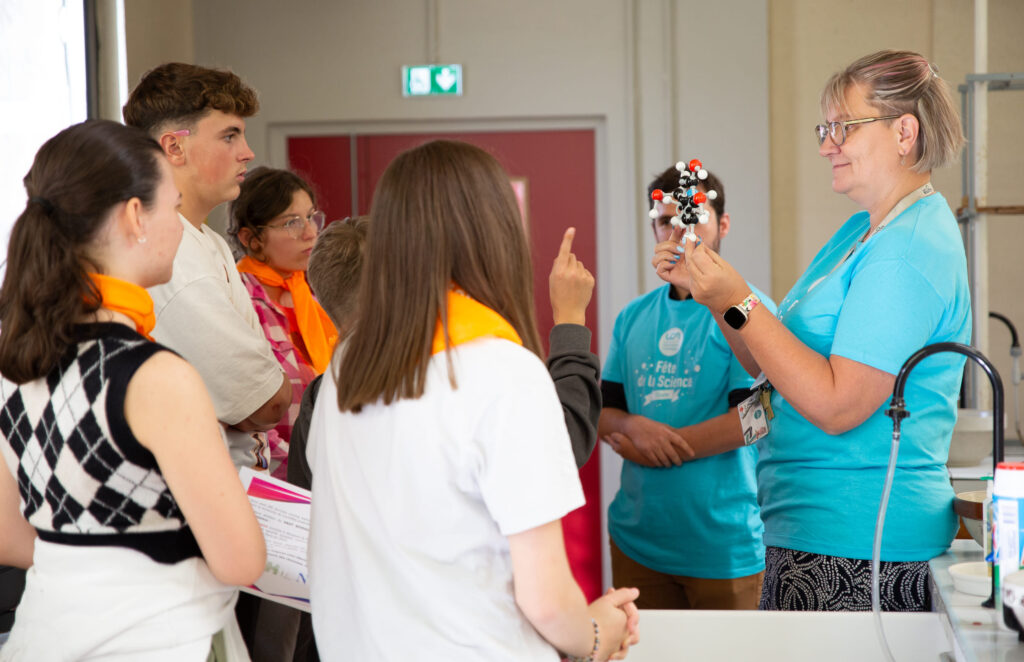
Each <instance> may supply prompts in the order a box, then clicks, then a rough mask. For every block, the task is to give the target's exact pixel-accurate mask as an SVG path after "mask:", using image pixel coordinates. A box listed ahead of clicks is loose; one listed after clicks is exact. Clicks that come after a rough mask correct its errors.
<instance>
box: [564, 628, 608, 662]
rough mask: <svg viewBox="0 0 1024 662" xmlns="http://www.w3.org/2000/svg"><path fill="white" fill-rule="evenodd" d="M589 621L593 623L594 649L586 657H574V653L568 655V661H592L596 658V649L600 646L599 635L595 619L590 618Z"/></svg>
mask: <svg viewBox="0 0 1024 662" xmlns="http://www.w3.org/2000/svg"><path fill="white" fill-rule="evenodd" d="M590 622H591V623H593V624H594V649H593V650H592V651H590V655H588V656H586V657H576V656H575V655H570V656H569V657H568V660H569V662H594V660H596V659H597V649H599V648H600V647H601V637H600V632H599V631H598V628H597V621H595V620H594V619H593V618H591V619H590Z"/></svg>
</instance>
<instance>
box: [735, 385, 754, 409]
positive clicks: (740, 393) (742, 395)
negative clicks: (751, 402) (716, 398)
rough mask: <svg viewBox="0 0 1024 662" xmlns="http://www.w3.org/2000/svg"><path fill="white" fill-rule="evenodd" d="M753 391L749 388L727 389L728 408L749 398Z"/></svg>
mask: <svg viewBox="0 0 1024 662" xmlns="http://www.w3.org/2000/svg"><path fill="white" fill-rule="evenodd" d="M753 392H754V391H752V390H751V389H749V388H737V389H733V390H732V391H729V409H732V408H733V407H738V406H739V404H740V403H741V402H743V401H744V400H746V399H747V398H749V397H750V396H751V394H752V393H753Z"/></svg>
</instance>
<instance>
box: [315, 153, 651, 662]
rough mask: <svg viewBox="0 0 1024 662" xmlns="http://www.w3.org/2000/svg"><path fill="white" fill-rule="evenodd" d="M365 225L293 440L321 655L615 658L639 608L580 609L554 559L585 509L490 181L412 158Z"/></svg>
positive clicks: (504, 211) (525, 255)
mask: <svg viewBox="0 0 1024 662" xmlns="http://www.w3.org/2000/svg"><path fill="white" fill-rule="evenodd" d="M370 216H371V218H372V219H373V221H372V224H371V228H370V232H369V240H368V245H367V248H366V256H365V263H364V267H363V275H362V279H361V284H360V290H359V294H358V311H359V321H358V323H357V324H356V325H355V327H354V328H353V330H352V331H351V333H350V334H349V335H348V337H347V339H346V342H345V344H344V345H343V346H342V347H341V349H340V350H339V357H338V365H337V366H336V367H335V368H333V369H332V375H333V376H335V377H336V379H332V380H325V381H324V384H323V387H322V388H321V391H320V394H319V397H318V400H317V407H316V411H315V412H314V415H313V420H312V422H311V425H310V438H309V450H308V452H307V455H308V457H309V460H310V464H311V465H313V466H314V467H315V470H314V473H315V476H316V478H315V480H314V481H313V521H312V526H311V533H310V536H311V538H310V559H309V560H310V577H311V578H312V585H311V602H312V609H313V628H314V632H315V634H316V640H317V646H318V647H319V649H320V653H321V656H322V657H323V658H324V659H326V660H337V659H375V660H401V659H419V658H424V657H429V658H432V659H446V660H481V659H486V660H522V661H524V662H525V661H527V660H530V661H535V660H545V659H547V660H557V659H558V653H556V650H559V651H562V652H563V653H566V654H569V655H571V656H573V657H574V658H582V659H608V658H609V657H616V658H619V657H622V656H624V655H625V652H626V649H627V647H628V646H629V645H630V644H631V643H633V642H635V625H636V623H635V620H636V609H635V607H634V606H633V603H632V601H633V600H634V599H635V598H636V596H637V591H636V590H635V589H619V590H617V591H611V592H609V594H607V595H605V596H604V597H602V598H600V599H598V600H596V601H595V602H593V603H592V604H590V605H589V606H588V605H587V604H586V601H585V599H584V597H583V593H582V591H581V590H580V588H579V587H578V586H577V584H576V582H575V581H574V579H573V577H572V574H571V572H570V570H569V565H568V561H567V559H566V553H565V546H564V542H563V539H562V529H561V523H560V520H561V518H562V516H564V515H565V514H566V513H568V512H569V511H571V510H574V509H575V508H578V507H579V506H581V505H582V504H583V494H582V490H581V488H580V483H579V477H578V475H577V472H576V466H575V463H574V460H573V455H572V452H571V450H570V444H569V439H568V434H567V432H566V427H565V421H564V417H563V414H562V410H561V406H560V405H559V401H558V397H557V395H556V393H555V388H554V385H553V383H552V381H551V377H550V376H549V374H548V372H547V370H546V369H545V366H544V363H543V362H542V361H541V360H540V358H539V357H538V353H539V352H540V347H541V346H540V339H539V337H538V333H537V328H536V323H535V321H534V312H533V296H532V282H531V281H532V270H531V264H530V254H529V248H528V246H527V242H526V237H525V236H524V234H523V230H522V225H521V221H520V218H519V212H518V208H517V206H516V201H515V197H514V194H513V192H512V188H511V186H510V185H509V180H508V175H507V174H506V173H505V172H504V171H503V170H502V168H501V166H500V165H498V162H497V161H496V160H495V159H494V158H493V157H492V156H490V155H489V154H487V153H486V152H484V151H483V150H481V149H479V148H477V147H473V146H470V145H467V144H464V143H457V142H446V141H436V142H431V143H427V144H425V145H422V146H420V147H417V148H415V149H412V150H409V151H407V152H405V153H403V154H401V155H399V156H398V157H397V158H396V159H395V160H394V161H393V162H392V163H391V165H390V166H388V168H387V170H386V171H385V172H384V174H383V176H382V178H381V180H380V183H379V185H378V187H377V191H376V193H375V195H374V200H373V205H372V209H371V211H370Z"/></svg>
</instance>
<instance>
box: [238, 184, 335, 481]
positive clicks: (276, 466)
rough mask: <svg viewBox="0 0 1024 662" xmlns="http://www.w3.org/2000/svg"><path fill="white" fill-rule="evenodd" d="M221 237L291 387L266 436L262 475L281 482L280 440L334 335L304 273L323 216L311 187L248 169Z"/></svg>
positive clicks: (284, 450)
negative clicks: (232, 249) (228, 241)
mask: <svg viewBox="0 0 1024 662" xmlns="http://www.w3.org/2000/svg"><path fill="white" fill-rule="evenodd" d="M230 216H231V218H230V224H229V227H228V234H229V235H230V236H231V237H232V238H233V240H234V242H235V245H236V248H240V249H241V250H242V251H243V252H244V253H245V256H244V257H243V258H242V259H241V260H239V261H238V270H239V272H241V275H242V282H243V283H244V284H245V287H246V289H247V290H248V291H249V296H251V297H252V304H253V307H254V308H255V309H256V313H257V316H258V317H259V320H260V325H261V326H262V327H263V332H264V334H265V335H266V337H267V340H268V341H270V346H271V348H272V349H273V351H274V356H275V357H277V360H278V361H279V362H280V363H281V368H282V369H283V370H284V372H285V374H286V375H288V378H289V379H290V380H291V382H292V404H291V406H289V408H288V413H287V415H286V416H285V417H284V418H282V419H281V422H280V423H279V424H278V425H277V427H276V428H274V429H273V430H271V431H270V432H268V434H267V438H268V441H269V443H270V469H271V473H272V474H273V475H274V476H275V477H277V478H282V479H284V478H286V477H287V473H288V471H287V462H288V440H289V439H290V438H291V430H292V425H293V424H294V423H295V417H296V415H297V414H298V410H299V403H300V402H301V400H302V392H303V391H305V390H306V386H308V385H309V382H311V381H312V380H313V378H314V377H315V376H316V375H318V374H320V373H322V372H323V371H324V369H325V368H326V367H327V363H328V362H329V361H330V357H331V351H332V350H333V348H334V343H335V342H336V341H337V336H338V333H337V331H336V330H335V328H334V325H333V324H332V323H331V320H330V318H329V317H328V316H327V313H325V312H324V310H323V308H322V307H321V306H320V303H319V302H318V301H317V300H316V299H315V298H314V297H313V294H312V291H311V290H310V288H309V285H308V284H307V282H306V267H307V266H308V264H309V254H310V252H311V251H312V250H313V243H314V242H315V241H316V237H317V234H318V233H319V232H320V230H322V229H323V226H324V212H323V211H321V210H319V209H317V207H316V196H315V195H314V193H313V189H312V187H310V185H309V184H308V183H307V182H306V181H305V180H303V179H302V178H301V177H299V176H298V175H296V174H295V173H292V172H289V171H288V170H277V169H274V168H265V167H261V168H255V169H254V170H252V171H251V172H250V173H249V175H248V176H247V177H246V178H245V181H244V182H242V186H241V193H240V194H239V196H238V198H237V199H236V200H234V201H233V202H232V203H231V209H230Z"/></svg>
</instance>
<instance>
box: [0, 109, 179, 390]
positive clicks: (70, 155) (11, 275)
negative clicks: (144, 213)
mask: <svg viewBox="0 0 1024 662" xmlns="http://www.w3.org/2000/svg"><path fill="white" fill-rule="evenodd" d="M161 158H163V153H162V152H161V151H160V145H159V144H158V143H157V142H156V141H155V140H153V139H152V138H150V137H149V136H148V135H147V134H146V133H145V132H143V131H141V130H140V129H135V128H132V127H127V126H124V125H121V124H117V123H116V122H110V121H107V120H90V121H88V122H83V123H81V124H76V125H74V126H71V127H69V128H67V129H64V130H63V131H61V132H60V133H58V134H57V135H56V136H54V137H53V138H50V139H49V140H48V141H46V143H45V144H44V145H43V146H42V147H41V148H40V149H39V151H38V152H37V153H36V158H35V160H34V161H33V162H32V168H31V169H30V170H29V171H28V174H27V175H25V179H24V182H25V190H26V191H27V192H28V196H29V199H28V202H27V204H26V205H25V210H24V211H22V212H21V215H20V216H18V220H17V221H15V223H14V228H13V229H12V230H11V238H10V242H9V243H8V246H7V272H6V273H5V275H4V282H3V285H2V286H0V373H2V374H3V376H4V377H6V378H7V379H9V380H11V381H12V382H15V383H18V384H23V383H25V382H27V381H31V380H33V379H37V378H39V377H42V376H43V375H46V374H47V373H48V372H50V370H51V369H52V368H53V367H54V366H55V365H56V364H57V362H58V361H59V360H60V357H61V355H62V354H63V353H64V351H65V350H66V349H67V347H68V346H69V345H70V344H71V342H72V327H73V326H74V324H75V322H76V321H79V320H80V319H81V318H82V317H84V316H86V315H88V314H90V313H93V312H95V311H96V310H97V309H98V308H99V303H100V297H99V293H98V292H97V291H96V288H95V286H94V285H93V284H92V281H91V280H90V279H89V277H88V276H87V271H99V270H100V267H101V265H95V264H92V263H91V262H90V261H89V258H88V256H87V254H86V252H87V251H86V249H87V247H88V245H89V244H90V242H92V241H93V239H94V238H95V237H96V234H97V232H98V231H99V230H100V228H101V227H103V225H104V224H105V222H106V220H107V217H108V215H109V213H110V210H111V209H112V208H113V207H114V205H116V204H117V203H119V202H123V201H125V200H131V199H132V198H139V200H140V201H141V202H142V204H143V206H144V207H146V208H150V207H151V206H152V204H153V199H154V197H155V195H156V189H157V186H158V185H159V184H160V164H159V159H161Z"/></svg>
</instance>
